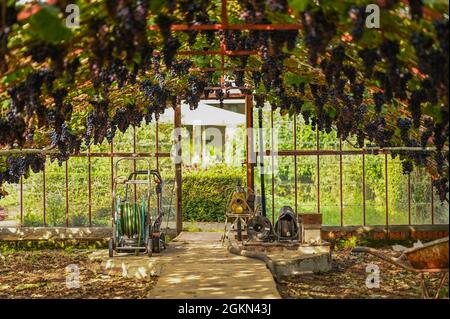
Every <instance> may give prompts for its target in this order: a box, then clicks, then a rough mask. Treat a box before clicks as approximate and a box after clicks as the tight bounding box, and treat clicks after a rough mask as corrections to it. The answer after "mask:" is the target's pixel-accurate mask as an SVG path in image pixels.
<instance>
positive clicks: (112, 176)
mask: <svg viewBox="0 0 450 319" xmlns="http://www.w3.org/2000/svg"><path fill="white" fill-rule="evenodd" d="M110 151H111V154H110V157H111V226H113V225H114V206H115V203H114V196H113V194H114V141H111V144H110Z"/></svg>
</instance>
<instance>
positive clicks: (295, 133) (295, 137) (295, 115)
mask: <svg viewBox="0 0 450 319" xmlns="http://www.w3.org/2000/svg"><path fill="white" fill-rule="evenodd" d="M293 125H294V151H296V150H297V114H294V123H293ZM297 175H298V172H297V155H294V192H295V195H294V201H295V204H294V205H295V212H296V213H298V176H297Z"/></svg>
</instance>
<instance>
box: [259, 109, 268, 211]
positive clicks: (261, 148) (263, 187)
mask: <svg viewBox="0 0 450 319" xmlns="http://www.w3.org/2000/svg"><path fill="white" fill-rule="evenodd" d="M262 109H263V108H262V106H261V107H259V108H258V137H259V141H258V142H259V176H260V177H259V178H260V182H261V206H262V215H263V216H264V217H266V216H267V211H266V185H265V180H264V135H263V129H262V127H263V110H262Z"/></svg>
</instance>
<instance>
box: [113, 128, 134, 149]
mask: <svg viewBox="0 0 450 319" xmlns="http://www.w3.org/2000/svg"><path fill="white" fill-rule="evenodd" d="M134 132H135V130H134V128H133V127H131V126H130V127H129V128H128V129H127V130H126V131H125V133H122V132H120V131H119V130H117V132H116V135H115V136H114V153H133V152H134Z"/></svg>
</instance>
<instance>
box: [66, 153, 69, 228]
mask: <svg viewBox="0 0 450 319" xmlns="http://www.w3.org/2000/svg"><path fill="white" fill-rule="evenodd" d="M65 166H66V172H65V177H66V184H65V188H66V227H69V160H68V159H67V161H66V165H65Z"/></svg>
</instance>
